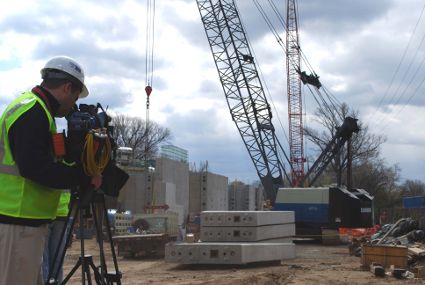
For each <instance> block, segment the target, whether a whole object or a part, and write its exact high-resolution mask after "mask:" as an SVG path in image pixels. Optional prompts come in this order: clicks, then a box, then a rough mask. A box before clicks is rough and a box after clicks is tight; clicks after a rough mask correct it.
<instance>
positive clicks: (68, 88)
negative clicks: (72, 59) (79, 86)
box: [62, 82, 72, 93]
mask: <svg viewBox="0 0 425 285" xmlns="http://www.w3.org/2000/svg"><path fill="white" fill-rule="evenodd" d="M62 89H63V91H65V92H66V93H68V92H71V91H72V83H71V82H66V83H64V84H63V85H62Z"/></svg>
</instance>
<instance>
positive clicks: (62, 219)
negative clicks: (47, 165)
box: [42, 191, 72, 284]
mask: <svg viewBox="0 0 425 285" xmlns="http://www.w3.org/2000/svg"><path fill="white" fill-rule="evenodd" d="M70 199H71V193H70V192H68V191H62V193H61V197H60V199H59V204H58V208H57V211H56V219H55V220H54V221H53V222H52V223H51V224H50V225H49V227H48V234H47V236H46V242H45V244H44V252H43V265H42V270H43V271H42V273H43V281H44V283H45V284H46V283H47V281H48V278H49V276H50V278H54V279H55V278H56V281H57V282H58V284H61V283H62V280H63V269H62V266H63V259H62V253H63V251H64V250H65V248H66V246H67V244H66V238H67V237H68V234H69V231H70V230H71V223H72V217H70V220H69V221H68V220H67V217H68V212H69V202H70ZM64 229H65V231H64Z"/></svg>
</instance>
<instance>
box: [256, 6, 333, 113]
mask: <svg viewBox="0 0 425 285" xmlns="http://www.w3.org/2000/svg"><path fill="white" fill-rule="evenodd" d="M253 2H254V5H255V6H256V7H257V10H258V11H259V12H260V14H261V16H262V17H263V19H264V21H265V22H266V24H267V26H268V27H269V29H270V30H271V32H272V33H273V35H274V36H275V38H276V40H277V42H278V43H279V45H280V46H281V47H282V49H283V51H284V53H285V54H286V52H287V49H286V46H285V44H284V43H283V41H282V38H281V37H280V36H279V33H278V32H277V30H276V28H275V27H274V25H273V24H272V22H271V20H270V18H269V17H268V16H267V14H266V12H265V11H264V9H263V7H262V5H261V4H260V3H259V2H258V0H253ZM268 3H269V5H270V6H271V8H272V10H273V11H274V13H275V14H276V17H277V18H278V19H279V22H280V23H281V24H282V26H283V28H284V29H285V31H286V22H285V20H284V19H283V17H282V15H281V14H280V13H279V11H278V9H277V7H276V5H275V4H274V3H273V1H271V0H268ZM298 48H299V51H300V55H301V59H302V60H303V62H304V63H305V64H306V66H307V68H308V70H309V71H310V73H311V74H316V73H315V72H314V70H313V68H312V66H311V64H310V63H309V61H308V59H307V57H306V55H305V54H304V52H303V51H302V49H301V47H298ZM291 64H292V65H293V66H294V67H295V68H296V69H298V70H301V67H300V66H298V64H296V63H294V62H292V61H291ZM322 87H323V90H324V93H325V95H326V97H327V99H328V100H329V102H330V105H331V106H329V104H328V103H326V108H327V109H331V107H332V108H334V109H336V110H339V109H340V108H341V103H340V102H339V100H338V99H337V98H336V97H335V96H334V95H333V94H332V93H331V92H330V91H329V90H327V89H326V88H325V87H324V86H323V85H322ZM309 90H310V92H311V94H312V95H313V97H315V96H316V95H315V93H314V92H313V90H312V89H311V88H310V87H309ZM315 90H316V93H317V95H318V96H319V97H320V98H321V101H322V102H326V100H324V98H323V95H322V94H321V92H320V90H319V89H318V88H315ZM315 100H316V102H317V103H318V100H317V99H316V98H315ZM318 104H319V103H318ZM319 108H321V107H320V105H319ZM331 113H332V114H333V113H334V112H331ZM339 115H340V117H341V114H339Z"/></svg>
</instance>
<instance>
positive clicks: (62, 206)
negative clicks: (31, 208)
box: [56, 191, 71, 217]
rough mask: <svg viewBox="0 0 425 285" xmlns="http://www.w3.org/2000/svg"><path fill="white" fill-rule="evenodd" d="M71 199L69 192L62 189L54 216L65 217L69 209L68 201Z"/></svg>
mask: <svg viewBox="0 0 425 285" xmlns="http://www.w3.org/2000/svg"><path fill="white" fill-rule="evenodd" d="M70 200H71V193H70V192H68V191H62V193H61V197H60V199H59V204H58V208H57V211H56V217H67V216H68V211H69V201H70Z"/></svg>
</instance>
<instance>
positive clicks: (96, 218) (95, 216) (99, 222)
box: [91, 202, 108, 280]
mask: <svg viewBox="0 0 425 285" xmlns="http://www.w3.org/2000/svg"><path fill="white" fill-rule="evenodd" d="M91 207H92V212H93V220H94V224H95V227H96V239H97V243H98V245H99V257H100V269H101V270H100V275H101V278H102V280H105V279H106V274H107V272H108V269H107V266H106V261H105V251H104V249H103V233H102V220H101V218H102V216H101V215H100V216H99V215H98V210H99V207H97V206H96V203H95V202H92V203H91ZM99 218H100V219H99Z"/></svg>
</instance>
